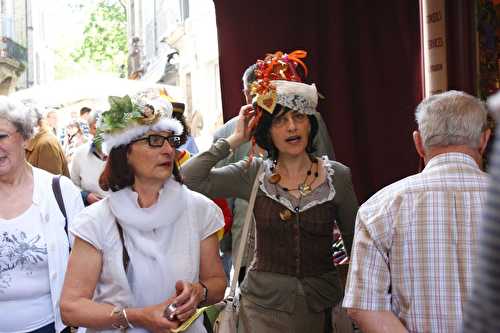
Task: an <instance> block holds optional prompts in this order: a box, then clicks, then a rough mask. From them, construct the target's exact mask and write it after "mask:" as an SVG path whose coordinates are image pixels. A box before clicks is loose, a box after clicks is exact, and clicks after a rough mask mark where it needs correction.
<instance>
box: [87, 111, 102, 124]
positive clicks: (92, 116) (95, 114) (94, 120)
mask: <svg viewBox="0 0 500 333" xmlns="http://www.w3.org/2000/svg"><path fill="white" fill-rule="evenodd" d="M100 114H101V112H99V111H97V110H92V111H90V115H89V118H88V119H87V123H88V124H89V126H90V125H93V124H95V123H97V121H98V120H99V117H100Z"/></svg>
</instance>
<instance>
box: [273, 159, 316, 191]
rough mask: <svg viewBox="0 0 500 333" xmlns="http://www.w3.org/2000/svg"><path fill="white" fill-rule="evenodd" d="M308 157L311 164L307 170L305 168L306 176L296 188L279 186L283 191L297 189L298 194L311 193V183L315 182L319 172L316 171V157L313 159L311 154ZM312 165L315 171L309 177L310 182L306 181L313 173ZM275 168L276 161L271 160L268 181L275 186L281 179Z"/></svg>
mask: <svg viewBox="0 0 500 333" xmlns="http://www.w3.org/2000/svg"><path fill="white" fill-rule="evenodd" d="M309 159H310V161H311V165H310V167H309V170H307V173H306V177H305V178H304V181H303V182H302V183H300V184H299V185H298V186H297V187H296V188H287V187H283V186H281V188H282V189H283V191H285V192H290V191H298V192H299V194H300V196H306V195H308V194H309V193H311V191H312V188H311V185H312V184H313V183H314V182H315V180H316V179H317V178H318V176H319V172H318V171H319V165H318V160H317V159H315V158H313V157H311V156H309ZM313 165H316V171H315V172H314V177H313V178H312V179H311V181H310V182H308V179H309V177H310V176H311V175H313V173H312V169H313ZM276 169H277V161H273V165H272V166H271V172H272V175H271V176H270V177H269V182H270V183H271V184H274V185H275V186H276V185H279V182H280V181H281V175H280V174H279V172H278V171H277V170H276Z"/></svg>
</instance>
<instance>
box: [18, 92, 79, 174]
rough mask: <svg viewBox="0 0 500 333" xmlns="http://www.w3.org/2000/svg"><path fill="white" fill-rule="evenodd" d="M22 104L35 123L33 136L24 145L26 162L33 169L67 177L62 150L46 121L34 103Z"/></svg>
mask: <svg viewBox="0 0 500 333" xmlns="http://www.w3.org/2000/svg"><path fill="white" fill-rule="evenodd" d="M23 103H24V104H25V106H27V107H28V108H29V109H30V110H31V112H32V114H33V115H34V117H35V123H36V126H35V135H34V136H33V137H32V138H31V139H30V140H29V141H28V142H27V144H26V148H25V151H26V160H27V161H28V162H29V163H30V164H31V165H32V166H34V167H37V168H40V169H43V170H45V171H48V172H50V173H53V174H55V175H64V176H66V177H69V170H68V162H67V161H66V157H65V155H64V152H63V149H62V147H61V145H60V144H59V140H58V139H57V137H56V136H55V135H54V134H53V132H52V129H51V128H50V127H49V125H48V123H47V120H46V119H45V118H44V117H43V114H42V112H41V111H40V110H39V108H38V106H37V105H36V104H35V103H34V102H31V101H23Z"/></svg>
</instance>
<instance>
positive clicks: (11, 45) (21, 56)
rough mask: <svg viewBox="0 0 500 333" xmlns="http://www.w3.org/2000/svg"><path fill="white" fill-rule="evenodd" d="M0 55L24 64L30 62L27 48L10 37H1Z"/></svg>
mask: <svg viewBox="0 0 500 333" xmlns="http://www.w3.org/2000/svg"><path fill="white" fill-rule="evenodd" d="M0 57H4V58H11V59H14V60H17V61H18V62H22V63H24V64H26V63H27V62H28V52H27V50H26V48H25V47H24V46H22V45H19V44H18V43H16V42H14V41H13V40H12V39H10V38H8V37H0Z"/></svg>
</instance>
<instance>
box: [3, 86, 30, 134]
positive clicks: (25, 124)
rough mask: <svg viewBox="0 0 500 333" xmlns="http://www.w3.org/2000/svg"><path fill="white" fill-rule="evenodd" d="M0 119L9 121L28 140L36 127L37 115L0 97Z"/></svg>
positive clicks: (16, 101)
mask: <svg viewBox="0 0 500 333" xmlns="http://www.w3.org/2000/svg"><path fill="white" fill-rule="evenodd" d="M0 119H5V120H7V121H9V122H10V123H11V124H12V125H13V126H14V127H15V128H16V130H17V131H18V132H19V134H21V136H22V137H23V138H24V139H25V140H28V139H30V138H31V137H32V136H33V129H34V128H35V126H36V125H37V120H38V119H37V114H36V113H35V112H34V110H32V109H31V108H30V107H28V106H27V105H25V104H23V103H22V102H20V101H18V100H16V99H14V98H12V97H8V96H0Z"/></svg>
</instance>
